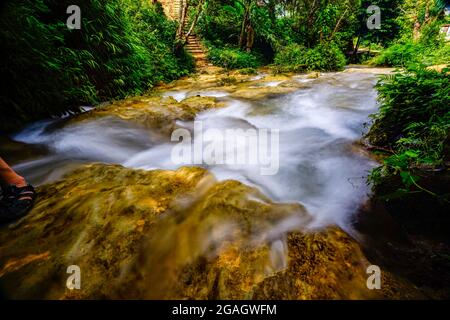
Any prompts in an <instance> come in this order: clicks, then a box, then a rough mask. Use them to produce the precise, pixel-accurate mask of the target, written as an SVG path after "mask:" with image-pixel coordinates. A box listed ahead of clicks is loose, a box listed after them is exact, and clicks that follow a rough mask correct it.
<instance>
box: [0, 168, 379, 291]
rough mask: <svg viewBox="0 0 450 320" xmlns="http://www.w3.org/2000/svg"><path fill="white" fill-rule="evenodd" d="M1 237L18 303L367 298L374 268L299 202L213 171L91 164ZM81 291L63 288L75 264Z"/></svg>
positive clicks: (43, 192)
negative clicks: (313, 225) (312, 226)
mask: <svg viewBox="0 0 450 320" xmlns="http://www.w3.org/2000/svg"><path fill="white" fill-rule="evenodd" d="M38 192H39V197H38V199H37V202H36V204H35V207H34V208H33V210H32V211H31V212H30V213H29V215H27V216H26V217H24V218H22V219H21V220H20V221H18V222H16V223H14V224H12V225H9V226H2V227H1V229H0V243H1V247H0V281H1V284H2V287H3V289H4V291H5V293H6V294H8V296H9V297H11V298H39V299H41V298H50V299H75V298H87V299H99V298H180V299H186V298H189V299H190V298H192V299H203V298H217V299H227V298H233V299H243V298H258V299H259V298H263V299H271V298H280V299H312V298H366V297H372V296H374V295H375V294H376V293H374V292H371V291H369V290H368V289H366V287H365V285H366V276H367V275H366V274H365V268H366V266H367V265H368V262H367V261H366V259H365V258H364V256H363V254H362V253H361V251H360V249H359V246H358V244H357V243H356V242H355V240H353V239H352V238H351V237H350V236H348V235H347V234H346V233H345V232H343V231H342V230H340V229H339V228H338V227H333V226H331V227H329V228H327V229H324V230H315V231H312V230H308V229H307V226H308V225H309V223H310V221H311V217H310V216H309V214H308V213H307V212H306V210H305V209H304V208H303V207H302V206H301V205H299V204H295V203H291V204H289V203H288V204H281V203H275V202H273V201H271V200H270V199H268V198H267V197H266V196H264V195H263V194H262V193H261V192H260V191H259V190H257V189H256V188H252V187H249V186H246V185H244V184H242V183H240V182H237V181H232V180H229V181H223V182H217V181H216V180H215V179H214V177H213V176H211V175H210V174H209V173H208V172H207V171H206V170H204V169H201V168H196V167H183V168H180V169H178V170H176V171H165V170H154V171H143V170H133V169H126V168H124V167H121V166H118V165H104V164H92V165H87V166H83V167H81V168H79V169H77V170H76V171H74V172H73V173H71V174H69V175H67V176H66V177H65V178H64V179H63V180H61V181H58V182H55V183H52V184H48V185H44V186H42V187H40V188H39V189H38ZM70 265H77V266H79V267H80V270H81V289H80V290H72V291H71V290H69V289H67V288H66V280H67V277H68V276H69V275H68V274H67V273H66V270H67V267H68V266H70Z"/></svg>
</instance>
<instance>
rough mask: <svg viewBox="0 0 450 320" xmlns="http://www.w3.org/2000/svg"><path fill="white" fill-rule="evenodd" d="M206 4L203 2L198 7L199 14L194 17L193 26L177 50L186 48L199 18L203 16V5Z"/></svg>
mask: <svg viewBox="0 0 450 320" xmlns="http://www.w3.org/2000/svg"><path fill="white" fill-rule="evenodd" d="M204 3H205V0H201V1H200V2H199V4H198V6H197V12H196V15H195V17H194V20H192V23H191V26H190V27H189V30H188V32H187V33H186V34H185V35H184V37H182V41H181V42H180V43H179V44H178V45H177V49H180V48H181V47H184V46H185V45H186V43H187V41H188V38H189V36H190V35H191V33H192V31H193V30H194V28H195V25H196V24H197V21H198V18H199V17H200V15H201V14H202V11H203V4H204Z"/></svg>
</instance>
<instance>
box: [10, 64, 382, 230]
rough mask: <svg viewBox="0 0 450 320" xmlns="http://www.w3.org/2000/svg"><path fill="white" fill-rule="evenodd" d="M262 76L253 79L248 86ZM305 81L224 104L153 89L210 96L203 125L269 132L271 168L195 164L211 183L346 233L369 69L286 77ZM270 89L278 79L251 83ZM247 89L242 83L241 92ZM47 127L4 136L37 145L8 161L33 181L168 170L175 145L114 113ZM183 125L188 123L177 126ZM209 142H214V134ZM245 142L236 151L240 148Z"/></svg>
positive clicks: (371, 107)
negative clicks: (236, 185)
mask: <svg viewBox="0 0 450 320" xmlns="http://www.w3.org/2000/svg"><path fill="white" fill-rule="evenodd" d="M263 77H264V75H261V76H259V77H255V78H254V79H255V80H259V79H260V78H263ZM293 80H294V81H299V82H301V83H304V84H305V85H307V87H306V88H300V89H298V90H296V91H294V92H292V93H289V94H284V95H278V96H277V97H275V98H273V97H272V98H267V99H264V100H256V101H252V102H250V101H248V100H240V99H234V98H231V97H230V96H229V93H227V92H226V91H212V90H207V89H206V90H200V91H198V90H197V91H188V90H172V91H167V92H164V93H162V94H163V95H165V96H172V97H174V98H175V99H176V100H178V101H181V100H183V99H185V98H186V97H189V96H193V95H203V96H214V97H216V98H217V99H219V100H223V101H225V102H226V103H227V107H225V108H221V109H214V110H209V111H206V112H203V113H201V114H199V115H198V116H197V118H196V120H199V121H202V124H203V128H204V129H211V128H215V129H219V130H226V129H250V128H253V129H278V130H280V131H279V170H278V173H277V174H276V175H261V174H260V167H259V166H258V165H255V164H252V165H225V164H216V165H214V164H209V165H205V167H207V168H208V169H209V170H210V171H211V172H212V173H213V174H214V175H215V176H216V177H217V179H219V180H225V179H237V180H239V181H242V182H243V183H246V184H249V185H253V186H256V187H258V188H259V189H260V190H261V191H263V192H264V193H265V194H266V195H268V196H269V197H271V198H272V199H274V200H276V201H282V202H287V201H290V202H299V203H301V204H303V205H304V206H305V207H306V208H307V209H308V211H309V212H310V214H311V215H312V216H313V217H314V218H315V223H317V224H319V225H323V224H328V223H337V224H338V225H340V226H341V227H343V228H344V229H347V230H348V229H349V225H350V222H351V219H352V214H353V213H354V212H355V211H356V210H357V208H358V206H359V205H360V204H361V203H362V202H363V201H364V200H365V198H366V197H367V192H368V188H367V186H366V176H367V174H368V171H369V170H370V169H371V168H372V167H373V165H374V163H373V161H372V160H370V159H369V158H368V157H367V156H366V155H365V154H364V152H362V150H361V148H359V147H358V145H357V143H356V142H357V141H358V140H359V139H360V138H361V136H362V134H363V133H364V131H365V126H364V124H365V123H366V122H368V121H369V118H368V116H369V114H371V113H374V112H375V111H376V92H375V90H374V88H373V86H374V84H375V82H376V80H377V76H376V75H375V74H373V73H370V72H364V71H361V72H349V73H346V72H344V73H342V72H341V73H327V74H324V75H322V76H321V77H319V78H318V79H307V78H305V77H302V76H297V77H294V78H293ZM261 85H263V86H264V85H265V86H271V87H275V86H278V85H280V82H279V81H270V82H266V83H264V82H262V83H261V82H258V83H255V87H257V86H261ZM250 87H251V86H250ZM52 123H53V122H52V121H44V122H39V123H35V124H33V125H31V126H29V127H28V128H26V129H25V130H23V131H22V132H20V133H18V134H16V135H15V136H13V139H15V140H17V141H21V142H25V143H33V144H41V145H45V146H46V147H47V148H48V150H49V153H48V154H47V155H45V156H40V157H38V158H35V159H32V160H27V161H25V162H22V163H19V164H17V165H15V169H17V170H18V171H19V172H20V173H22V174H23V175H25V176H26V177H28V178H29V179H30V180H31V182H33V183H35V184H42V183H46V182H49V181H52V180H55V179H58V178H59V177H61V175H62V174H63V173H65V172H67V171H68V170H70V169H71V168H73V167H74V166H75V165H78V164H80V163H88V162H93V161H96V162H97V161H100V162H106V163H118V164H122V165H124V166H127V167H132V168H143V169H154V168H161V169H175V168H177V167H179V166H181V165H176V164H174V163H173V161H171V150H172V148H173V146H174V143H175V142H170V140H169V139H168V138H164V137H163V138H162V137H161V136H160V134H158V133H156V132H154V131H152V130H151V129H147V128H143V127H140V126H138V125H134V124H133V123H131V122H127V121H124V120H119V119H118V118H115V117H103V118H96V119H92V120H90V121H82V122H78V123H76V122H75V123H72V124H70V125H66V126H62V127H59V128H58V127H57V128H53V129H51V130H49V128H50V127H51V126H52ZM178 125H179V127H181V128H187V129H189V130H191V129H192V127H193V123H190V122H179V123H178ZM217 139H223V137H218V138H217ZM246 148H248V145H241V146H238V147H237V149H236V150H237V152H245V150H246Z"/></svg>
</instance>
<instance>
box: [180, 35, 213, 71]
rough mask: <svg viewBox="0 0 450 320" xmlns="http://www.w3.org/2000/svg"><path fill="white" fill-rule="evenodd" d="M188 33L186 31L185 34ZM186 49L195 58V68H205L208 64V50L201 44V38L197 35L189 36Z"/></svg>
mask: <svg viewBox="0 0 450 320" xmlns="http://www.w3.org/2000/svg"><path fill="white" fill-rule="evenodd" d="M186 33H187V31H185V34H186ZM185 48H186V51H187V52H189V53H190V54H191V55H192V56H193V57H194V61H195V66H196V67H197V68H201V67H204V66H206V65H207V64H208V63H207V59H206V50H205V48H204V47H203V46H202V44H201V43H200V38H199V37H198V36H197V35H195V34H190V35H189V37H188V40H187V43H186V47H185Z"/></svg>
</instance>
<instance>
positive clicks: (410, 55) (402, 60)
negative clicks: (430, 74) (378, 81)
mask: <svg viewBox="0 0 450 320" xmlns="http://www.w3.org/2000/svg"><path fill="white" fill-rule="evenodd" d="M423 50H424V49H423V48H422V47H421V46H420V45H416V44H414V43H413V42H412V41H409V42H406V43H396V44H394V45H392V46H390V47H389V48H387V49H386V50H384V51H382V52H381V54H380V55H379V56H377V57H375V58H374V59H373V60H372V61H370V64H372V65H376V66H398V67H405V66H407V65H409V64H414V63H417V62H419V61H420V60H421V59H420V52H421V51H423Z"/></svg>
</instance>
